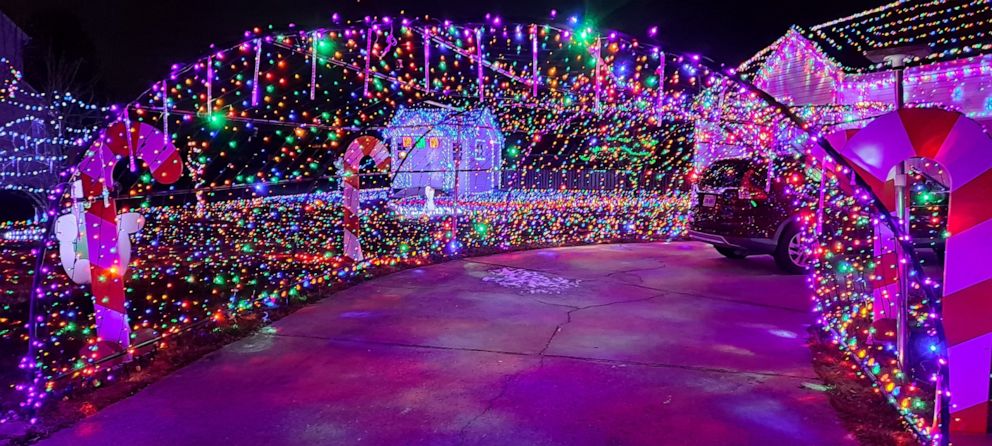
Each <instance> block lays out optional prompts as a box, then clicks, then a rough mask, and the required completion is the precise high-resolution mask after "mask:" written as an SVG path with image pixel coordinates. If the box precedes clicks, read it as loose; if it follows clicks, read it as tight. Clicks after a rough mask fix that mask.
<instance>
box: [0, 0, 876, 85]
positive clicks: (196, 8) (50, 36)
mask: <svg viewBox="0 0 992 446" xmlns="http://www.w3.org/2000/svg"><path fill="white" fill-rule="evenodd" d="M888 2H889V1H888V0H833V1H795V0H778V1H774V0H746V1H745V0H738V1H706V0H655V1H649V0H618V1H602V0H600V1H587V2H584V3H583V2H555V1H548V0H527V1H523V0H502V1H496V0H454V1H450V0H449V1H436V0H420V1H417V0H413V1H411V0H408V1H405V2H400V1H397V0H358V1H355V0H347V1H328V0H322V1H317V0H300V1H274V0H196V1H190V0H159V1H147V0H75V1H57V0H3V1H2V2H0V3H2V4H0V10H3V11H4V13H6V14H7V15H8V16H10V17H11V18H12V19H14V21H15V22H16V23H17V24H18V25H19V26H21V28H23V29H24V30H25V31H27V33H28V34H29V35H31V36H32V38H33V39H34V40H33V42H32V44H31V48H30V49H29V57H30V56H32V55H34V56H42V55H45V54H47V53H48V51H50V50H53V51H54V52H55V53H57V54H60V55H62V56H64V57H66V58H69V59H73V58H77V59H83V60H84V61H85V63H84V64H83V66H82V67H81V72H80V82H81V83H83V84H85V86H89V85H90V84H92V87H93V91H94V93H96V95H97V99H98V100H102V101H109V102H114V103H124V102H128V101H130V100H131V99H133V98H134V97H135V96H137V95H138V94H139V93H141V92H142V91H144V89H145V88H147V87H148V86H149V85H150V83H151V82H153V81H155V80H157V79H160V78H161V77H162V76H163V75H164V74H165V73H167V71H168V68H169V66H170V65H171V64H173V63H185V62H189V61H191V60H193V59H196V58H197V57H199V56H201V55H203V54H204V53H205V52H206V51H207V48H208V47H209V45H210V44H218V45H228V44H233V43H236V42H237V41H239V40H240V39H241V36H242V33H243V32H244V31H245V30H247V29H250V28H251V27H254V26H263V27H264V26H267V25H269V24H271V25H274V26H275V28H276V29H285V28H287V25H288V24H289V23H296V24H297V25H298V26H301V27H316V26H321V25H328V24H329V23H330V18H331V14H333V13H335V12H337V13H339V14H340V15H341V17H342V18H345V19H348V18H353V19H360V18H362V17H364V16H365V15H398V14H399V13H400V11H404V12H405V14H406V15H407V16H420V15H423V14H427V13H429V14H431V16H432V17H435V18H441V19H452V20H463V21H481V20H482V19H483V17H484V16H485V14H486V13H493V14H497V15H500V16H501V17H505V18H507V19H510V20H512V19H519V20H520V21H522V22H528V21H535V22H540V21H547V20H549V17H550V16H549V13H550V11H551V10H552V9H557V11H558V20H560V21H563V20H565V19H567V17H569V16H572V15H576V16H578V17H580V19H591V20H592V22H593V23H596V24H597V25H598V26H599V27H600V28H610V29H616V30H619V31H623V32H625V33H627V34H630V35H633V36H637V37H641V38H645V37H646V35H647V29H648V28H649V27H651V26H658V27H659V34H658V40H660V42H661V43H662V44H663V45H664V46H665V47H666V48H668V49H669V50H670V51H675V52H689V53H700V54H704V55H707V56H709V57H711V58H712V59H714V60H716V61H718V62H722V63H726V64H728V65H736V64H738V63H740V62H742V61H744V60H745V59H747V58H748V57H750V56H751V55H752V54H754V53H755V52H757V51H758V50H760V49H761V48H763V47H765V46H766V45H768V44H769V43H771V42H772V41H774V40H775V39H776V38H778V37H779V36H781V35H782V34H784V33H785V31H786V30H787V29H788V27H789V26H790V25H792V24H798V25H806V26H808V25H814V24H817V23H821V22H824V21H827V20H831V19H834V18H838V17H842V16H846V15H849V14H853V13H856V12H859V11H862V10H865V9H867V8H871V7H876V6H880V5H882V4H885V3H888ZM35 59H37V57H35ZM26 71H27V76H28V79H29V81H33V82H32V83H33V84H35V83H37V84H43V83H44V69H43V66H41V65H39V64H38V63H37V61H36V63H33V64H29V65H28V67H27V69H26Z"/></svg>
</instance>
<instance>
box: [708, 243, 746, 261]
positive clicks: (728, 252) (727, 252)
mask: <svg viewBox="0 0 992 446" xmlns="http://www.w3.org/2000/svg"><path fill="white" fill-rule="evenodd" d="M714 248H716V252H718V253H720V255H722V256H724V257H726V258H728V259H743V258H745V257H747V251H745V250H743V249H739V248H729V247H726V246H714Z"/></svg>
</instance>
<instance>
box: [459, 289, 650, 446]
mask: <svg viewBox="0 0 992 446" xmlns="http://www.w3.org/2000/svg"><path fill="white" fill-rule="evenodd" d="M661 296H664V294H659V295H656V296H650V297H645V298H639V299H628V300H620V301H616V302H607V303H602V304H595V305H586V306H582V307H576V306H571V305H559V304H551V303H546V302H541V301H540V300H539V299H535V301H537V302H539V303H543V304H546V305H555V306H561V307H570V308H571V309H570V310H568V311H566V312H565V321H564V322H561V323H559V324H558V325H556V326H555V329H554V330H553V331H552V332H551V336H548V340H547V342H545V343H544V347H543V348H542V349H541V350H540V351H539V352H537V355H536V356H537V357H538V358H540V359H539V360H538V363H537V366H536V367H534V366H532V367H527V368H525V369H522V370H520V371H518V372H516V373H514V374H512V375H510V376H509V377H507V378H506V379H505V380H503V387H502V389H500V392H499V393H498V394H496V396H495V397H493V398H492V399H490V400H489V402H488V403H487V404H486V407H485V408H484V409H483V410H482V412H479V414H478V415H476V416H474V417H472V419H471V420H469V421H468V422H467V423H465V425H464V426H462V428H461V429H460V430H459V434H458V438H459V439H461V441H462V442H464V441H465V435H467V434H468V429H469V428H470V427H472V424H475V422H476V421H478V420H479V419H480V418H482V417H484V416H485V415H486V414H487V413H489V412H490V411H491V410H492V409H493V406H495V405H496V401H498V400H499V399H500V398H502V397H503V396H504V395H506V392H507V391H508V390H509V389H510V385H512V384H513V382H514V381H516V380H517V379H518V378H519V377H520V376H522V375H523V374H524V373H527V372H530V371H531V370H532V369H535V368H536V369H538V370H540V369H542V368H544V359H545V358H547V357H555V358H559V357H563V356H560V355H548V354H547V352H548V349H550V348H551V344H552V343H554V341H555V337H557V336H558V334H559V333H561V332H562V330H564V328H565V326H566V325H568V324H570V323H571V322H572V314H573V313H577V312H579V311H582V310H588V309H591V308H601V307H608V306H611V305H620V304H629V303H636V302H645V301H649V300H651V299H654V298H657V297H661Z"/></svg>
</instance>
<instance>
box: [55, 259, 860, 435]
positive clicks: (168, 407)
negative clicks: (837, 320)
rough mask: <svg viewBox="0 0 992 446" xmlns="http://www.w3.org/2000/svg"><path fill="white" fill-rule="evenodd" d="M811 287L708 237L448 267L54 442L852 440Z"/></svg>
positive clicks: (278, 336)
mask: <svg viewBox="0 0 992 446" xmlns="http://www.w3.org/2000/svg"><path fill="white" fill-rule="evenodd" d="M809 295H810V292H809V290H808V289H807V287H806V284H805V278H803V277H801V276H785V275H781V274H780V273H779V272H778V271H777V270H776V269H775V267H774V264H773V263H772V261H771V259H770V258H765V257H755V258H751V259H748V260H744V261H735V260H728V259H724V258H722V257H720V256H719V254H717V253H716V251H714V250H713V249H712V248H710V247H708V246H706V245H701V244H697V243H689V242H686V243H652V244H629V245H598V246H586V247H576V248H558V249H546V250H539V251H529V252H521V253H511V254H501V255H495V256H489V257H481V258H472V259H465V260H459V261H452V262H448V263H444V264H441V265H436V266H430V267H425V268H419V269H413V270H407V271H403V272H400V273H396V274H392V275H389V276H385V277H382V278H378V279H375V280H373V281H370V282H366V283H363V284H360V285H357V286H355V287H352V288H350V289H348V290H345V291H342V292H339V293H337V294H334V295H332V296H329V297H328V298H327V299H325V300H323V301H321V302H319V303H317V304H314V305H312V306H309V307H306V308H304V309H302V310H300V311H298V312H296V313H294V314H292V315H290V316H288V317H286V318H284V319H282V320H280V321H279V322H277V323H275V324H273V325H272V326H271V327H270V328H267V329H265V330H263V331H264V333H260V334H258V335H255V336H251V337H249V338H246V339H243V340H241V341H239V342H236V343H234V344H231V345H228V346H226V347H224V348H223V349H221V350H219V351H217V352H215V353H212V354H210V355H208V356H206V357H204V358H202V359H201V360H199V361H196V362H195V363H193V364H191V365H189V366H188V367H185V368H183V369H181V370H179V371H178V372H176V373H174V374H172V375H170V376H168V377H166V378H164V379H162V380H161V381H159V382H157V383H155V384H153V385H151V386H149V387H147V388H146V389H144V390H142V391H141V392H139V393H138V394H137V395H135V396H133V397H131V398H128V399H126V400H123V401H121V402H119V403H116V404H114V405H112V406H110V407H108V408H106V409H104V410H103V411H101V412H99V413H97V414H96V415H94V416H92V417H90V418H88V419H86V420H84V421H83V422H81V423H79V424H78V425H76V426H74V427H72V428H70V429H67V430H64V431H61V432H58V433H56V434H55V435H54V436H52V437H51V438H49V439H48V440H47V441H44V442H42V443H41V444H43V445H73V446H80V445H108V444H134V445H163V446H164V445H170V446H172V445H221V444H223V445H227V444H232V445H296V444H299V445H352V444H370V445H458V444H466V445H482V444H485V445H627V444H631V445H634V444H639V445H790V446H791V445H831V446H835V445H844V444H855V442H854V440H853V439H852V437H851V436H850V435H849V434H848V433H847V432H846V431H845V430H844V428H843V427H842V426H841V425H840V422H839V421H838V419H837V416H836V415H835V414H834V412H833V410H832V409H831V407H830V405H829V403H828V401H827V396H826V395H825V394H824V393H822V392H819V391H816V390H812V389H815V388H816V387H817V386H815V385H809V384H819V381H818V380H817V379H816V377H815V374H814V373H813V370H812V368H811V366H810V354H809V351H808V350H807V348H806V346H805V345H804V344H805V340H806V331H805V327H806V326H807V325H808V323H809V320H810V314H809V312H808V307H809Z"/></svg>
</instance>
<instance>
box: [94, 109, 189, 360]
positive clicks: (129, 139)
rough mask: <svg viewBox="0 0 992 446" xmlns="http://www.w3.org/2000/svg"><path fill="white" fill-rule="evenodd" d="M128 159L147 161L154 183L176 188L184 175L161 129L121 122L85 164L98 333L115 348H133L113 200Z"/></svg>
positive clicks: (114, 125)
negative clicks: (117, 172)
mask: <svg viewBox="0 0 992 446" xmlns="http://www.w3.org/2000/svg"><path fill="white" fill-rule="evenodd" d="M124 157H130V158H132V159H133V158H134V157H137V158H141V159H142V160H144V161H145V163H146V164H148V167H149V169H151V173H152V177H154V178H155V180H156V181H158V182H159V183H162V184H171V183H174V182H176V180H178V179H179V177H180V176H181V175H182V173H183V163H182V159H181V158H180V157H179V152H178V151H177V150H176V147H175V146H173V145H172V143H171V142H169V141H168V139H167V138H166V136H165V135H164V134H163V133H162V132H161V131H159V130H158V129H156V128H154V127H152V126H150V125H148V124H145V123H134V124H132V125H130V129H129V130H128V126H127V125H126V124H125V123H123V122H115V123H114V124H112V125H111V126H110V127H109V128H108V129H107V131H106V133H105V134H104V135H103V137H101V138H100V139H98V140H97V141H96V142H94V143H93V145H92V146H90V148H89V150H88V151H87V153H86V157H85V158H83V161H82V162H81V163H80V164H79V171H80V178H81V180H82V182H83V196H84V197H86V198H87V199H88V200H90V201H91V203H90V207H89V209H87V211H86V215H85V217H84V220H85V222H86V247H87V249H88V251H89V258H90V277H92V284H91V286H92V291H93V305H94V307H95V309H96V332H97V336H98V337H99V338H101V339H102V341H104V342H106V343H109V344H110V346H111V348H115V349H118V348H119V349H120V351H124V350H126V349H127V348H128V346H129V345H130V340H129V338H130V328H129V327H128V322H127V311H126V309H125V307H124V279H123V277H122V273H123V270H124V268H123V267H124V265H121V258H120V254H119V253H118V252H117V241H118V240H117V238H118V231H117V205H116V203H115V202H114V200H113V199H111V198H110V189H111V188H112V187H113V181H114V180H113V173H114V166H116V165H117V162H118V161H120V160H121V159H123V158H124Z"/></svg>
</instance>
